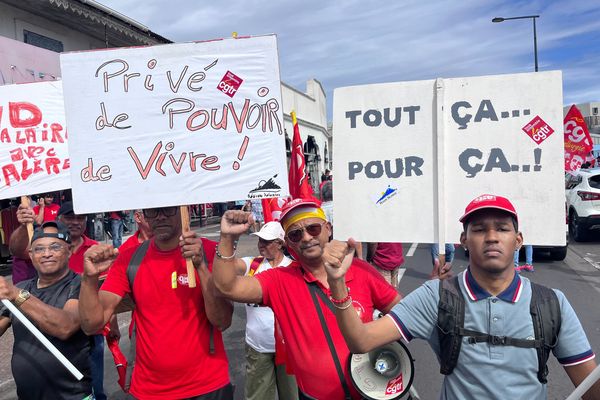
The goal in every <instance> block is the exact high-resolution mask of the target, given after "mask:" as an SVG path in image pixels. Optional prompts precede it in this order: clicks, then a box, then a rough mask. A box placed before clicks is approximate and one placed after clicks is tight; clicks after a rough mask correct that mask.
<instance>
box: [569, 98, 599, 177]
mask: <svg viewBox="0 0 600 400" xmlns="http://www.w3.org/2000/svg"><path fill="white" fill-rule="evenodd" d="M564 129H565V171H576V170H578V169H579V168H581V164H583V163H584V162H585V161H586V160H587V159H588V156H589V154H590V152H591V151H592V148H593V146H594V145H593V142H592V138H591V136H590V132H589V131H588V128H587V125H586V124H585V120H584V119H583V116H582V115H581V112H580V111H579V109H578V108H577V107H576V106H575V105H574V104H573V105H572V106H571V108H570V109H569V112H568V113H567V115H566V116H565V121H564Z"/></svg>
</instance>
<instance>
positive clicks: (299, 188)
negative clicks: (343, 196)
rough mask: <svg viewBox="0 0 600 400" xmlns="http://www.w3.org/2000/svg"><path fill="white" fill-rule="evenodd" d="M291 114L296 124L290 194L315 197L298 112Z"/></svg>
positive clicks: (309, 197)
mask: <svg viewBox="0 0 600 400" xmlns="http://www.w3.org/2000/svg"><path fill="white" fill-rule="evenodd" d="M290 115H291V116H292V124H293V125H294V139H293V140H292V155H291V160H290V173H289V175H288V183H289V186H290V196H291V198H292V199H299V198H301V199H314V196H313V191H312V188H311V187H310V185H309V184H308V175H307V174H306V162H305V160H304V147H303V146H302V139H301V138H300V129H299V128H298V120H297V119H296V113H295V112H294V111H292V112H291V113H290Z"/></svg>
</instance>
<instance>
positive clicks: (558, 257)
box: [550, 246, 567, 261]
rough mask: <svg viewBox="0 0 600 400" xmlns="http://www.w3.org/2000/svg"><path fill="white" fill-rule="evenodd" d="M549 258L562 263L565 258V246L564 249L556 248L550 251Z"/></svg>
mask: <svg viewBox="0 0 600 400" xmlns="http://www.w3.org/2000/svg"><path fill="white" fill-rule="evenodd" d="M550 257H552V259H553V260H554V261H562V260H564V259H565V258H566V257H567V246H565V247H557V248H555V249H552V250H550Z"/></svg>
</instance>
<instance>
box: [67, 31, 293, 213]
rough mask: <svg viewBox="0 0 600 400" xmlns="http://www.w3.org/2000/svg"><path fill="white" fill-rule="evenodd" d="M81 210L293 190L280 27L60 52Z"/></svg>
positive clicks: (75, 189)
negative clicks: (258, 33)
mask: <svg viewBox="0 0 600 400" xmlns="http://www.w3.org/2000/svg"><path fill="white" fill-rule="evenodd" d="M61 68H62V74H63V84H64V88H65V110H66V114H67V121H68V122H69V134H70V138H71V140H70V145H69V146H70V154H71V162H72V169H73V174H72V187H73V198H74V205H75V207H76V210H75V211H76V212H77V213H90V212H98V211H108V210H122V209H133V208H150V207H163V206H174V205H184V204H194V203H210V202H219V201H228V200H236V199H244V198H262V197H275V196H285V195H287V193H288V189H287V172H286V169H287V166H286V158H285V157H286V156H285V140H284V137H285V136H284V126H283V114H282V106H281V89H280V79H279V62H278V56H277V43H276V38H275V36H262V37H252V38H238V39H224V40H215V41H208V42H198V43H182V44H169V45H161V46H152V47H138V48H128V49H111V50H103V51H90V52H81V53H68V54H62V55H61Z"/></svg>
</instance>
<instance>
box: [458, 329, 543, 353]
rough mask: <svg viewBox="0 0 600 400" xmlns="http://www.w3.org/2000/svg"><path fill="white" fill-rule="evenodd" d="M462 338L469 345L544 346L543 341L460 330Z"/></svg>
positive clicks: (527, 347) (529, 347)
mask: <svg viewBox="0 0 600 400" xmlns="http://www.w3.org/2000/svg"><path fill="white" fill-rule="evenodd" d="M458 333H459V335H460V336H466V337H467V340H468V342H469V344H475V343H483V342H487V343H489V344H492V345H494V346H513V347H521V348H523V349H532V348H537V347H540V346H541V345H542V341H541V340H539V339H536V340H529V339H516V338H512V337H508V336H496V335H490V334H488V333H483V332H478V331H472V330H470V329H464V328H458Z"/></svg>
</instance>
